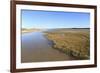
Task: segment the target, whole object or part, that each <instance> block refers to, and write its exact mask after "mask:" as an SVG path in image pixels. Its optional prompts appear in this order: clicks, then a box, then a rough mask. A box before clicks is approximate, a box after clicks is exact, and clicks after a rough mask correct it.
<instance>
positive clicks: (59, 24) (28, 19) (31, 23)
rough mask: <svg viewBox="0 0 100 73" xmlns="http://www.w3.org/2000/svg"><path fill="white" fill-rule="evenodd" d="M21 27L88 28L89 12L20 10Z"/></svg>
mask: <svg viewBox="0 0 100 73" xmlns="http://www.w3.org/2000/svg"><path fill="white" fill-rule="evenodd" d="M21 16H22V17H21V20H22V23H21V24H22V28H89V27H90V13H82V12H56V11H36V10H22V11H21Z"/></svg>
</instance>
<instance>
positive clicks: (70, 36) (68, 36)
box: [45, 29, 90, 59]
mask: <svg viewBox="0 0 100 73" xmlns="http://www.w3.org/2000/svg"><path fill="white" fill-rule="evenodd" d="M77 30H78V29H77ZM77 30H73V31H72V30H69V31H64V32H63V31H61V32H60V31H59V32H54V31H51V32H46V33H45V35H46V37H47V38H48V39H49V40H51V41H53V43H54V44H53V46H52V47H53V48H55V49H58V50H60V51H62V52H64V53H66V54H68V55H70V56H73V57H76V58H78V59H89V56H90V36H89V35H90V34H89V30H85V29H84V30H80V29H79V31H77Z"/></svg>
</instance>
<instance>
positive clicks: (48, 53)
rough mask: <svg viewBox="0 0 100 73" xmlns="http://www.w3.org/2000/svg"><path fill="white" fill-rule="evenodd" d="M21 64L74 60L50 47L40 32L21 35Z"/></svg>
mask: <svg viewBox="0 0 100 73" xmlns="http://www.w3.org/2000/svg"><path fill="white" fill-rule="evenodd" d="M21 43H22V46H21V47H22V48H21V62H22V63H24V62H45V61H65V60H74V59H75V58H73V57H70V56H68V55H66V54H65V53H62V52H60V51H59V50H56V49H54V48H52V47H51V45H50V43H51V42H50V41H48V39H47V38H46V37H45V36H44V33H42V32H30V33H24V34H22V42H21Z"/></svg>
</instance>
